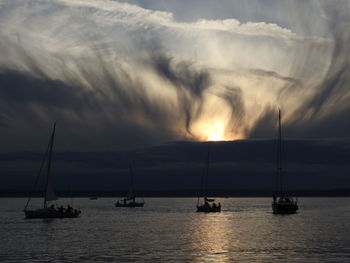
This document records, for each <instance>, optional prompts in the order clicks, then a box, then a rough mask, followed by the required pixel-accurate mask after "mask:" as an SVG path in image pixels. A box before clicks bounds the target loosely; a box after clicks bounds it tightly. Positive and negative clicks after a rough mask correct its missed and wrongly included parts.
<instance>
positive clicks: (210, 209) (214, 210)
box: [197, 205, 221, 213]
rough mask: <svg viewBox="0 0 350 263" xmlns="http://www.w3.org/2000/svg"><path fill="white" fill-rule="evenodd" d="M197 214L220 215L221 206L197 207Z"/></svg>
mask: <svg viewBox="0 0 350 263" xmlns="http://www.w3.org/2000/svg"><path fill="white" fill-rule="evenodd" d="M197 212H202V213H219V212H221V206H216V207H212V206H204V205H197Z"/></svg>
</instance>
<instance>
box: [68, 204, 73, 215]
mask: <svg viewBox="0 0 350 263" xmlns="http://www.w3.org/2000/svg"><path fill="white" fill-rule="evenodd" d="M72 210H73V208H72V207H71V206H70V205H68V206H67V212H69V213H70V212H72Z"/></svg>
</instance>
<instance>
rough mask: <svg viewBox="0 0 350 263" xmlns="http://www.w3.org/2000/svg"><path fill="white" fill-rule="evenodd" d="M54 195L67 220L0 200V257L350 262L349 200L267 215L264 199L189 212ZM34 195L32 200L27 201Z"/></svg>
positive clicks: (316, 201)
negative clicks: (75, 211) (70, 208)
mask: <svg viewBox="0 0 350 263" xmlns="http://www.w3.org/2000/svg"><path fill="white" fill-rule="evenodd" d="M116 200H117V199H115V198H100V199H98V200H89V199H87V198H78V199H74V200H71V199H62V200H60V202H61V203H63V204H67V203H68V202H73V205H74V207H79V208H80V209H81V210H82V216H81V217H80V218H75V219H54V220H42V219H24V214H23V212H22V209H23V205H24V204H25V199H23V198H2V199H0V237H1V241H2V242H1V246H0V262H350V226H349V216H350V204H349V201H350V199H349V198H302V199H300V211H299V213H297V214H294V215H284V216H283V215H274V214H272V212H271V199H270V198H221V199H217V200H218V201H220V202H221V204H222V207H223V211H222V212H221V213H215V214H202V213H196V212H195V205H196V201H197V200H196V199H195V198H147V199H145V201H146V204H145V207H143V208H134V209H130V208H129V209H128V208H115V207H114V202H115V201H116ZM38 202H41V200H39V199H37V200H34V203H38Z"/></svg>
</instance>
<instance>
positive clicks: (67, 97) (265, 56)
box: [0, 0, 350, 151]
mask: <svg viewBox="0 0 350 263" xmlns="http://www.w3.org/2000/svg"><path fill="white" fill-rule="evenodd" d="M262 2H264V3H262ZM240 3H241V1H220V2H218V3H215V2H213V1H203V2H202V1H195V0H193V1H170V0H169V1H141V0H140V1H124V2H119V1H107V0H105V1H97V0H87V1H63V0H62V1H58V0H56V1H40V0H34V1H33V0H32V1H16V0H11V1H10V0H9V1H5V0H4V1H1V3H0V136H1V140H2V142H3V143H2V151H13V150H15V151H22V150H38V149H42V148H43V147H42V146H43V144H45V142H43V138H46V137H48V134H49V131H48V128H49V127H50V126H51V125H52V123H53V122H54V121H57V123H58V136H57V138H58V142H57V146H58V148H59V149H61V150H62V149H64V150H116V149H121V148H129V147H144V146H147V145H148V146H149V145H155V144H160V143H164V142H166V141H173V140H200V141H202V140H208V139H209V140H232V139H243V138H250V137H271V136H274V135H275V133H274V130H275V128H276V109H277V107H281V108H282V110H283V112H284V113H285V114H284V115H283V122H284V123H285V127H286V129H287V130H288V134H289V136H294V137H300V138H304V137H308V138H309V137H339V136H342V137H347V136H348V134H349V132H350V124H349V122H348V121H347V119H346V118H345V116H348V113H349V111H350V108H349V106H348V104H347V103H346V102H347V99H348V98H349V95H350V93H349V89H348V86H349V73H348V72H349V59H350V58H349V45H348V43H349V33H348V30H347V28H349V26H350V25H349V21H350V15H349V13H350V6H349V3H348V2H347V1H321V0H320V1H307V3H304V1H299V0H294V1H252V0H251V1H246V2H245V4H244V5H242V4H240ZM267 7H268V8H267ZM181 10H183V11H181Z"/></svg>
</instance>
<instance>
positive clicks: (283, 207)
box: [272, 109, 298, 214]
mask: <svg viewBox="0 0 350 263" xmlns="http://www.w3.org/2000/svg"><path fill="white" fill-rule="evenodd" d="M276 181H277V182H276V183H277V187H276V188H277V189H278V190H277V192H278V193H277V194H273V202H272V210H273V213H274V214H294V213H296V212H297V210H298V199H296V198H294V197H290V196H287V195H286V194H285V193H284V189H283V180H282V128H281V110H280V109H279V110H278V148H277V180H276Z"/></svg>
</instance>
